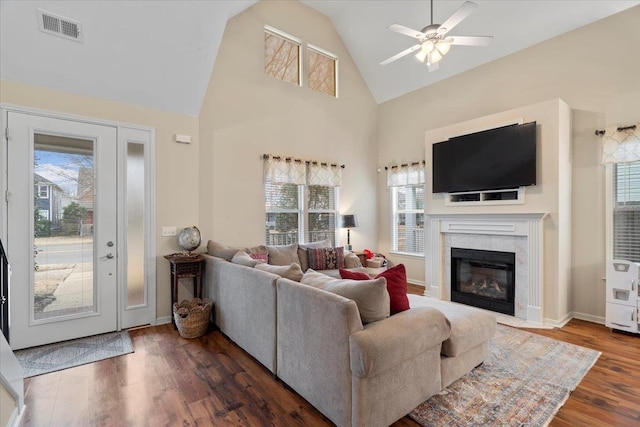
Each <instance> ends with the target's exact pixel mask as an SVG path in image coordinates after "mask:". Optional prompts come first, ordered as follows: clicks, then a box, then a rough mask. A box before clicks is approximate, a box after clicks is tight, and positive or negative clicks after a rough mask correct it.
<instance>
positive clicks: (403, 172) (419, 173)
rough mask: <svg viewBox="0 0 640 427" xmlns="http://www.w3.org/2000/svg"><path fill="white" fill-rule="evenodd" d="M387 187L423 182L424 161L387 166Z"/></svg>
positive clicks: (420, 183)
mask: <svg viewBox="0 0 640 427" xmlns="http://www.w3.org/2000/svg"><path fill="white" fill-rule="evenodd" d="M385 169H386V170H387V187H400V186H404V185H424V184H425V161H424V160H422V161H420V162H413V163H406V164H401V165H395V166H388V167H386V168H385Z"/></svg>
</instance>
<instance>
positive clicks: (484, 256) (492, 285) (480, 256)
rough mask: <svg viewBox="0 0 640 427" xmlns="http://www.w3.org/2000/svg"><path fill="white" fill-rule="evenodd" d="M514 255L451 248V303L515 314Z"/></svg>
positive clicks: (510, 253)
mask: <svg viewBox="0 0 640 427" xmlns="http://www.w3.org/2000/svg"><path fill="white" fill-rule="evenodd" d="M515 260H516V256H515V254H514V253H513V252H496V251H482V250H476V249H462V248H451V301H455V302H459V303H462V304H467V305H472V306H475V307H480V308H484V309H487V310H491V311H495V312H498V313H504V314H509V315H511V316H513V315H514V313H515V304H514V294H515V292H514V291H515Z"/></svg>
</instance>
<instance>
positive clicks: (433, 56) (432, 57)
mask: <svg viewBox="0 0 640 427" xmlns="http://www.w3.org/2000/svg"><path fill="white" fill-rule="evenodd" d="M441 59H442V54H441V53H440V51H439V50H438V49H434V50H433V51H432V52H431V53H430V54H429V63H430V64H435V63H436V62H440V60H441Z"/></svg>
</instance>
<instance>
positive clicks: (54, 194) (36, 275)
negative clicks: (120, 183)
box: [7, 112, 118, 350]
mask: <svg viewBox="0 0 640 427" xmlns="http://www.w3.org/2000/svg"><path fill="white" fill-rule="evenodd" d="M7 127H8V128H9V140H8V156H7V158H8V159H10V161H9V162H8V166H7V174H8V179H7V189H8V194H7V198H8V203H7V223H8V227H7V251H8V254H9V260H10V262H11V267H12V271H13V274H12V280H11V347H12V348H13V349H14V350H15V349H19V348H24V347H31V346H36V345H42V344H47V343H51V342H57V341H63V340H68V339H73V338H78V337H84V336H89V335H95V334H99V333H104V332H109V331H114V330H116V329H117V299H116V294H117V291H116V289H117V281H116V278H117V277H118V275H117V257H116V255H117V253H116V248H117V247H118V245H117V242H116V236H117V233H116V220H117V210H116V204H117V203H116V202H117V198H116V174H117V169H116V157H117V138H116V128H115V127H111V126H102V125H95V124H88V123H80V122H76V121H71V120H62V119H54V118H49V117H42V116H37V115H31V114H23V113H17V112H9V113H8V116H7Z"/></svg>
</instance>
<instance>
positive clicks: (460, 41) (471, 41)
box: [447, 36, 493, 46]
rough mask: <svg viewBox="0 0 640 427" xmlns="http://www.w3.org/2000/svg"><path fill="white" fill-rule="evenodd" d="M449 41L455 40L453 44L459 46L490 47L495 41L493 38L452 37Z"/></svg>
mask: <svg viewBox="0 0 640 427" xmlns="http://www.w3.org/2000/svg"><path fill="white" fill-rule="evenodd" d="M447 39H453V41H452V42H451V44H455V45H458V46H488V45H489V44H490V43H491V40H493V37H491V36H451V37H447Z"/></svg>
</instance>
